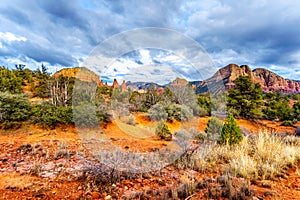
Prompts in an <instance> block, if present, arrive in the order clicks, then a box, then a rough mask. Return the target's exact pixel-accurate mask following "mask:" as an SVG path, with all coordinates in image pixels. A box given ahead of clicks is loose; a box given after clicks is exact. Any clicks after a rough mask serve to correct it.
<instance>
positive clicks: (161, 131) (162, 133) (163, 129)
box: [155, 121, 172, 141]
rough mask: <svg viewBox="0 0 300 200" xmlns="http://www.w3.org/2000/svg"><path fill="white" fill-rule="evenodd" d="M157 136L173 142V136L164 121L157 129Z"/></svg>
mask: <svg viewBox="0 0 300 200" xmlns="http://www.w3.org/2000/svg"><path fill="white" fill-rule="evenodd" d="M155 134H156V135H157V136H158V137H160V139H162V140H167V141H169V140H172V134H171V131H170V130H169V127H168V125H167V124H166V123H165V122H164V121H160V122H159V123H158V125H157V127H156V130H155Z"/></svg>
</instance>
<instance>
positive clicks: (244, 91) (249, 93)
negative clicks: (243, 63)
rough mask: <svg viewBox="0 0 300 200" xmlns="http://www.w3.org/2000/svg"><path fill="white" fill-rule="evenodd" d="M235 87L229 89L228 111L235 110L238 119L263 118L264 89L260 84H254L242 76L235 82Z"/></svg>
mask: <svg viewBox="0 0 300 200" xmlns="http://www.w3.org/2000/svg"><path fill="white" fill-rule="evenodd" d="M234 83H235V87H234V88H231V89H229V94H228V103H227V106H228V110H235V113H236V115H235V116H236V117H241V118H245V119H253V118H260V117H261V116H262V112H261V105H262V102H263V101H262V88H261V86H260V84H258V83H256V84H254V83H252V82H251V79H250V78H249V77H248V76H240V77H238V78H237V79H236V80H235V81H234Z"/></svg>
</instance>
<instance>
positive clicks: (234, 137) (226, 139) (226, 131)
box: [221, 114, 243, 145]
mask: <svg viewBox="0 0 300 200" xmlns="http://www.w3.org/2000/svg"><path fill="white" fill-rule="evenodd" d="M242 140H243V135H242V131H241V129H240V127H239V126H238V125H237V123H236V121H235V119H234V117H233V116H232V115H231V114H230V115H229V117H228V118H227V119H226V121H225V124H224V126H223V129H222V131H221V143H223V144H229V145H234V144H237V143H239V142H241V141H242Z"/></svg>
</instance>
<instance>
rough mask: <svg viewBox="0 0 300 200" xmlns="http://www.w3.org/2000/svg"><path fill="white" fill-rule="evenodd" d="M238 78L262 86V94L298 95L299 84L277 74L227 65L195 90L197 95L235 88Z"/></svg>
mask: <svg viewBox="0 0 300 200" xmlns="http://www.w3.org/2000/svg"><path fill="white" fill-rule="evenodd" d="M239 76H249V77H250V79H251V80H252V81H253V82H254V83H259V84H260V85H261V86H262V89H263V92H266V93H269V92H281V93H284V94H293V93H300V82H299V81H294V80H289V79H284V78H283V77H281V76H279V75H278V74H276V73H274V72H271V71H269V70H267V69H264V68H257V69H254V70H251V68H250V67H249V66H248V65H241V66H238V65H236V64H229V65H227V66H225V67H223V68H221V69H219V70H218V71H217V72H216V73H215V74H214V75H213V76H212V77H211V78H209V79H207V80H205V81H203V82H202V83H201V84H199V85H198V86H197V88H196V92H197V93H202V92H207V91H208V88H209V90H211V89H212V90H215V91H216V92H218V90H220V89H221V87H220V86H221V85H222V84H223V87H224V85H225V88H226V89H229V88H232V87H234V86H235V84H234V80H235V79H236V78H238V77H239Z"/></svg>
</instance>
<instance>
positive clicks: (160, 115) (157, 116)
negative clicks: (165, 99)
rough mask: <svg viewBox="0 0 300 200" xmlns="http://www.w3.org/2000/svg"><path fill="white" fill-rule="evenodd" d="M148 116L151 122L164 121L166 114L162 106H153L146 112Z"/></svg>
mask: <svg viewBox="0 0 300 200" xmlns="http://www.w3.org/2000/svg"><path fill="white" fill-rule="evenodd" d="M148 116H149V117H150V119H151V120H157V121H159V120H166V119H167V117H168V114H167V113H166V110H165V108H164V106H163V105H162V104H155V105H154V106H152V107H151V108H150V109H149V111H148Z"/></svg>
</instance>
